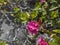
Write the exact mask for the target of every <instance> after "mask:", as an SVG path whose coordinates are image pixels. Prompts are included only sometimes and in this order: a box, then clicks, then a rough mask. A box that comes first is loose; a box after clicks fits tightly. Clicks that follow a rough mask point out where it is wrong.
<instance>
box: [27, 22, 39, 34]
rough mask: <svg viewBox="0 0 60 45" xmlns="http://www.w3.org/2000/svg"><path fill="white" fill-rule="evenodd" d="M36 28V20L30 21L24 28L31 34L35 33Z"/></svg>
mask: <svg viewBox="0 0 60 45" xmlns="http://www.w3.org/2000/svg"><path fill="white" fill-rule="evenodd" d="M38 28H39V22H36V21H30V22H28V24H27V26H26V29H27V30H28V31H29V32H30V33H32V34H37V33H38Z"/></svg>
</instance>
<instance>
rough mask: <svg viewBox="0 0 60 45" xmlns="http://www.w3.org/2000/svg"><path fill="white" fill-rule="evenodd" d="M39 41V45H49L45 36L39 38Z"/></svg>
mask: <svg viewBox="0 0 60 45" xmlns="http://www.w3.org/2000/svg"><path fill="white" fill-rule="evenodd" d="M37 42H38V45H49V44H48V42H46V41H45V40H44V38H43V37H40V38H39V39H38V40H37Z"/></svg>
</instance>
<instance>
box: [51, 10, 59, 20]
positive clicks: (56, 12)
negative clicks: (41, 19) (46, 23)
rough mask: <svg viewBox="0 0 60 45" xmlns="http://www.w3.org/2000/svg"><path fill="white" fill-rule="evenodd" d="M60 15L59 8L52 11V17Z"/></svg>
mask: <svg viewBox="0 0 60 45" xmlns="http://www.w3.org/2000/svg"><path fill="white" fill-rule="evenodd" d="M56 17H58V10H56V11H52V12H51V19H54V18H56Z"/></svg>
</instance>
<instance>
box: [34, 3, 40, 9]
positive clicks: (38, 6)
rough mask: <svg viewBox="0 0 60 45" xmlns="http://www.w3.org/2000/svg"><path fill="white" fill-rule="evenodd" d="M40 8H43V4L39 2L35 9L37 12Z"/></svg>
mask: <svg viewBox="0 0 60 45" xmlns="http://www.w3.org/2000/svg"><path fill="white" fill-rule="evenodd" d="M39 8H41V3H40V2H37V3H36V6H35V8H34V9H35V10H39Z"/></svg>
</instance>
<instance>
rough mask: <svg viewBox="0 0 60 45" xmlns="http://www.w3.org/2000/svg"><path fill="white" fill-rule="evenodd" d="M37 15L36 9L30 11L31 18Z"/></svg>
mask: <svg viewBox="0 0 60 45" xmlns="http://www.w3.org/2000/svg"><path fill="white" fill-rule="evenodd" d="M37 15H38V11H32V13H31V14H30V16H31V18H32V19H33V18H35V17H37Z"/></svg>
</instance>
